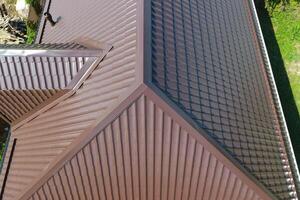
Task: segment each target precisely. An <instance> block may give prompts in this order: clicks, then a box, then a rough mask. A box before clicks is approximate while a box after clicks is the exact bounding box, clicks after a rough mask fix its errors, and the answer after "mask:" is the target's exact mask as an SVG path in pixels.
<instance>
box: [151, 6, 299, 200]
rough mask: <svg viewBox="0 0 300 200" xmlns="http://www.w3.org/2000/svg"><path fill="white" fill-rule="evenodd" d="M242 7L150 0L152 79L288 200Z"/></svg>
mask: <svg viewBox="0 0 300 200" xmlns="http://www.w3.org/2000/svg"><path fill="white" fill-rule="evenodd" d="M245 3H246V1H240V0H230V1H218V0H211V1H204V0H198V1H196V0H190V1H185V0H181V1H180V0H178V1H172V2H171V1H159V0H152V66H153V82H154V83H155V84H156V85H157V86H158V87H159V88H160V89H161V90H162V91H163V92H164V93H165V94H166V95H167V96H169V97H170V98H171V99H172V100H173V101H174V102H175V103H176V104H177V105H178V106H179V107H181V108H182V109H183V110H184V111H185V112H186V113H188V114H189V115H190V116H191V117H192V118H193V119H194V120H195V121H196V122H197V123H198V125H199V126H200V127H201V128H203V129H205V130H206V131H207V132H208V133H209V134H210V135H211V137H213V138H214V139H215V140H216V141H217V142H218V143H219V144H220V145H222V146H223V148H224V149H226V150H227V151H228V152H229V153H230V154H231V155H232V156H233V157H234V158H236V159H237V160H238V161H239V162H240V163H241V164H242V165H243V166H244V167H245V168H246V169H247V170H248V171H249V172H251V174H253V175H254V176H255V177H256V178H257V179H258V180H259V181H260V182H262V183H263V184H264V185H265V186H266V187H267V188H268V189H270V190H271V191H272V192H273V193H274V194H276V195H277V197H279V198H280V199H288V198H291V197H293V196H294V195H295V191H294V184H293V181H292V178H291V177H290V170H289V165H288V163H283V158H284V157H283V155H284V153H285V151H283V148H284V147H283V143H281V140H280V137H279V134H280V129H279V126H278V122H277V116H276V114H275V112H274V110H273V109H274V107H273V102H272V99H271V96H270V95H269V94H270V92H269V91H268V86H267V84H268V80H267V79H266V77H265V76H264V73H265V72H264V70H263V67H264V66H263V63H262V58H261V55H260V53H259V51H258V50H257V46H256V41H255V38H254V37H253V35H252V34H253V32H254V27H253V26H251V24H250V23H249V21H250V20H252V18H250V17H249V15H247V12H248V11H247V10H246V7H245ZM288 178H291V179H288ZM289 181H290V182H289Z"/></svg>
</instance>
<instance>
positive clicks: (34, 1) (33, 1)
mask: <svg viewBox="0 0 300 200" xmlns="http://www.w3.org/2000/svg"><path fill="white" fill-rule="evenodd" d="M25 2H26V3H27V4H29V5H31V6H32V7H33V8H34V10H35V12H36V13H37V15H40V14H41V12H42V7H41V5H40V0H25Z"/></svg>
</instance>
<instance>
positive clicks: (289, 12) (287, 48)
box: [258, 0, 300, 166]
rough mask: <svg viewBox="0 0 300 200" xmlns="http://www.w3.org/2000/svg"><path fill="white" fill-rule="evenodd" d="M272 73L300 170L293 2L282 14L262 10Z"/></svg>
mask: <svg viewBox="0 0 300 200" xmlns="http://www.w3.org/2000/svg"><path fill="white" fill-rule="evenodd" d="M258 14H259V19H260V23H261V27H262V31H263V34H264V39H265V42H266V46H267V50H268V54H269V57H270V61H271V65H272V70H273V73H274V77H275V81H276V85H277V88H278V92H279V96H280V100H281V104H282V107H283V112H284V115H285V119H286V121H287V126H288V129H289V132H290V136H291V140H292V143H293V147H294V151H295V155H296V158H297V162H298V165H299V166H300V135H299V134H300V115H299V111H300V5H299V4H298V3H296V1H295V0H291V2H290V5H287V6H286V7H285V11H282V10H281V6H280V5H279V6H277V7H276V8H275V10H274V11H273V12H272V15H271V14H270V13H268V11H267V9H264V8H258Z"/></svg>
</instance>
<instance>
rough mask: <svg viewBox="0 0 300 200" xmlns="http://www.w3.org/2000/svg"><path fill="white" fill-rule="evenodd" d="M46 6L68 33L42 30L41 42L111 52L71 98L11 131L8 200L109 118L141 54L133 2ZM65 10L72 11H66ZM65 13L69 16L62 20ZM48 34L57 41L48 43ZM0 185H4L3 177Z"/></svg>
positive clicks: (55, 1)
mask: <svg viewBox="0 0 300 200" xmlns="http://www.w3.org/2000/svg"><path fill="white" fill-rule="evenodd" d="M51 2H52V3H51V9H50V12H51V14H52V15H53V17H56V16H61V17H62V20H61V23H65V24H67V25H68V26H70V27H72V29H71V30H65V29H64V26H61V25H60V23H58V24H57V26H55V27H51V26H50V27H48V26H46V30H45V32H44V37H43V38H44V40H43V43H61V42H63V43H68V42H72V41H73V40H75V39H76V38H79V37H85V38H92V39H93V40H97V41H101V42H104V43H107V44H112V45H113V49H112V50H111V51H110V52H109V53H108V54H107V55H106V57H105V59H104V60H103V61H102V62H101V63H100V64H97V66H95V69H94V71H93V72H92V74H91V75H90V76H89V77H88V78H87V80H85V81H84V83H83V85H82V86H81V87H80V88H79V89H78V90H77V91H76V93H74V94H73V95H72V96H70V97H69V98H67V99H64V101H61V102H60V103H59V104H57V105H55V106H54V107H51V108H50V109H48V110H47V111H44V112H41V113H39V114H38V116H35V118H33V119H31V120H30V121H28V122H27V123H26V124H22V126H18V127H15V126H13V127H12V128H13V131H12V138H13V137H17V138H18V142H17V146H16V150H15V153H14V158H13V161H12V165H11V169H10V172H9V177H8V179H7V185H6V189H5V194H4V198H5V199H7V200H10V199H13V200H14V199H15V198H16V196H17V195H19V194H20V193H21V192H23V190H24V189H25V188H26V187H28V186H29V185H31V184H33V183H34V182H35V181H37V180H36V179H37V177H38V176H39V175H40V174H41V173H43V172H44V170H46V169H47V167H48V166H49V164H50V163H51V162H53V160H55V158H56V157H57V156H58V155H60V154H61V153H62V152H63V151H64V150H65V149H67V148H68V146H69V145H70V144H72V142H73V141H74V140H75V139H76V138H77V137H78V136H80V135H81V134H82V133H85V132H86V131H88V130H89V129H90V128H91V127H93V126H94V123H95V121H96V119H102V118H104V117H105V116H106V115H107V114H109V113H110V111H111V110H112V109H114V108H115V106H117V105H118V103H119V102H120V101H121V100H122V99H123V98H126V96H127V95H129V94H130V91H131V90H132V88H135V87H136V86H135V81H136V73H137V72H136V71H137V70H136V69H137V66H138V64H139V63H138V58H139V57H138V54H139V52H141V49H139V47H140V41H139V40H138V38H139V37H141V35H140V32H139V30H138V29H137V24H138V23H139V19H142V17H141V16H139V13H138V12H137V7H138V6H139V4H140V3H137V1H135V0H125V1H119V0H109V1H107V2H106V4H103V3H102V2H101V1H95V0H76V2H74V0H65V1H60V0H52V1H51ZM61 3H63V5H62V4H61ZM70 5H74V6H73V7H70ZM70 8H72V9H77V11H76V12H72V11H71V12H66V10H67V9H70ZM52 9H53V10H52ZM72 9H70V10H72ZM78 9H79V10H78ZM78 13H80V14H81V15H78ZM68 14H70V16H66V15H68ZM76 16H81V17H82V16H85V17H86V18H85V20H84V23H81V25H78V21H77V18H76ZM63 19H64V20H63ZM86 19H89V20H86ZM99 24H101V26H100V25H99ZM116 31H120V32H121V33H122V34H118V33H116ZM52 35H55V36H57V37H56V38H55V37H51V38H49V37H50V36H52ZM48 36H49V37H48ZM14 127H15V129H14ZM29 158H30V159H29ZM4 168H5V166H4ZM0 180H3V174H2V176H1V177H0Z"/></svg>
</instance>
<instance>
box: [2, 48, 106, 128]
mask: <svg viewBox="0 0 300 200" xmlns="http://www.w3.org/2000/svg"><path fill="white" fill-rule="evenodd" d="M103 52H104V49H99V48H98V49H97V48H92V49H90V48H88V47H85V46H83V45H80V44H77V43H64V44H37V45H35V44H34V45H0V54H1V56H0V99H1V102H0V105H1V107H0V113H1V114H2V115H3V116H4V117H6V118H7V119H8V120H9V121H10V122H13V121H16V120H19V119H20V118H21V117H22V116H24V115H25V114H27V113H29V112H31V111H33V110H34V109H35V108H37V107H38V106H40V105H41V104H43V103H44V102H46V101H47V100H49V99H50V98H51V97H53V96H55V95H56V96H57V97H59V96H61V95H62V93H66V92H67V91H68V90H72V89H73V88H72V87H73V85H74V84H75V83H74V82H76V81H78V80H79V79H80V76H81V74H82V73H81V74H80V73H79V71H81V70H87V69H88V68H89V66H85V65H91V64H90V63H92V62H93V61H95V60H96V59H97V56H101V54H102V53H103ZM88 60H89V62H87V61H88ZM83 68H84V69H83Z"/></svg>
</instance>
